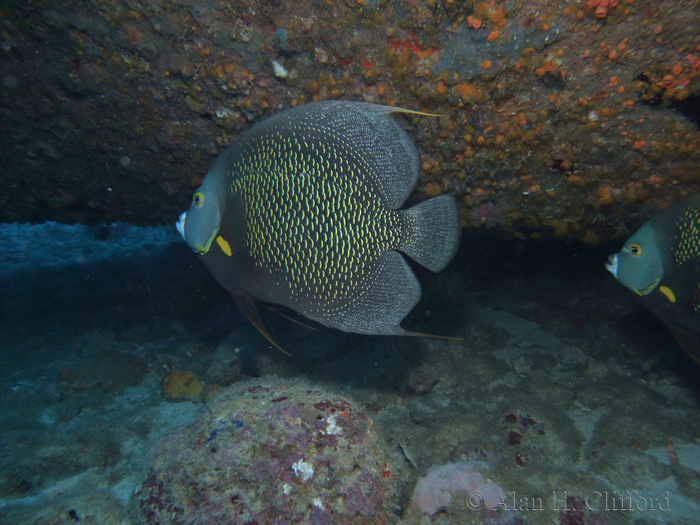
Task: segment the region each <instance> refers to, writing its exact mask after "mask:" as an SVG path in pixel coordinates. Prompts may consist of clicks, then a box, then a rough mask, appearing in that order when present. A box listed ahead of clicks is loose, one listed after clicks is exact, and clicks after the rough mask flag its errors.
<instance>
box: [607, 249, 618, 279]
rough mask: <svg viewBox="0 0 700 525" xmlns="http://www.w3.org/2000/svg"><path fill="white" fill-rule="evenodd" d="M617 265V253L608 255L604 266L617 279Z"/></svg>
mask: <svg viewBox="0 0 700 525" xmlns="http://www.w3.org/2000/svg"><path fill="white" fill-rule="evenodd" d="M618 265H619V262H618V260H617V254H614V255H611V256H610V257H608V262H606V263H605V268H606V269H607V270H608V271H609V272H610V273H611V274H613V275H614V276H615V279H617V267H618Z"/></svg>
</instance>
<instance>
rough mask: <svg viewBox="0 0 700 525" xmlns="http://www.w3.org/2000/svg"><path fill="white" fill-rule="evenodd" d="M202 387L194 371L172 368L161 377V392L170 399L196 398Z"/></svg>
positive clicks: (199, 394)
mask: <svg viewBox="0 0 700 525" xmlns="http://www.w3.org/2000/svg"><path fill="white" fill-rule="evenodd" d="M203 390H204V387H203V386H202V382H201V381H200V380H199V377H197V374H195V373H194V372H179V371H177V370H173V371H172V372H170V373H169V374H168V375H167V376H165V377H164V378H163V393H164V394H165V397H167V398H170V399H196V398H198V397H199V396H201V395H202V391H203Z"/></svg>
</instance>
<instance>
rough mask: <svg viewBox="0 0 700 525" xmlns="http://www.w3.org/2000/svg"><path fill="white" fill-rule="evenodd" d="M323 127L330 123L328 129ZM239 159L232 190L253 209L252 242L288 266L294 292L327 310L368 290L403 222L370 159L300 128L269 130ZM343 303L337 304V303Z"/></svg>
mask: <svg viewBox="0 0 700 525" xmlns="http://www.w3.org/2000/svg"><path fill="white" fill-rule="evenodd" d="M320 131H322V130H320ZM242 158H244V160H243V161H238V162H236V163H235V164H234V165H233V166H231V171H230V173H231V174H232V180H231V185H230V191H231V192H232V193H234V194H237V195H239V196H240V197H241V200H242V202H243V203H244V205H245V208H246V210H245V212H246V246H247V248H248V251H249V253H250V255H251V256H252V258H253V259H254V261H255V264H256V266H258V267H259V268H262V269H266V270H267V271H269V272H270V273H271V274H273V273H277V272H280V271H282V272H283V274H284V278H285V280H286V285H287V286H288V288H289V290H290V292H291V293H292V294H294V295H296V296H298V297H301V296H312V297H313V299H314V302H316V303H318V304H319V307H320V308H323V310H324V312H325V313H332V312H333V311H334V310H336V309H338V308H341V307H343V306H344V305H345V304H347V299H348V297H346V296H345V294H346V293H347V292H348V291H352V293H353V294H356V295H357V296H359V295H361V294H362V293H364V291H365V290H366V288H367V286H368V285H369V283H368V282H367V275H368V272H369V271H370V270H371V269H372V266H373V264H374V262H375V261H376V260H377V259H378V258H379V257H380V256H381V255H382V254H383V253H384V252H385V251H386V250H388V249H391V248H392V247H395V246H396V243H397V241H398V238H399V234H400V231H399V230H400V229H401V224H400V221H399V220H398V214H397V213H396V212H395V211H393V210H386V209H385V208H384V206H383V203H382V202H381V200H380V198H379V197H378V196H377V195H375V194H374V192H373V191H372V190H371V189H370V188H369V187H367V186H366V185H365V184H364V181H363V179H362V178H361V177H360V176H359V174H360V173H369V170H370V169H371V168H370V166H369V165H368V163H367V162H366V160H365V159H362V158H359V157H357V156H356V155H354V154H353V152H352V151H351V148H350V147H349V146H347V145H346V147H345V149H344V151H339V150H338V148H337V147H329V148H326V145H325V144H322V143H316V142H315V141H312V142H303V143H300V142H298V141H297V140H296V139H295V138H294V135H293V134H292V136H291V137H290V136H281V135H268V136H266V137H265V138H264V139H263V140H261V141H260V142H259V143H258V144H257V147H255V148H254V151H252V152H251V153H250V155H245V156H243V157H242ZM332 303H335V304H332Z"/></svg>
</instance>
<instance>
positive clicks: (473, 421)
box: [0, 223, 700, 524]
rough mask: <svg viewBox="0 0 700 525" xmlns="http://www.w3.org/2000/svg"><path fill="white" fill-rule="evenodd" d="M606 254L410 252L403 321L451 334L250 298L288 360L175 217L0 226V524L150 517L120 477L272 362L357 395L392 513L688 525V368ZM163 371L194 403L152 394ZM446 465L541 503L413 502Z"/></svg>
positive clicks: (538, 246) (693, 429) (699, 401)
mask: <svg viewBox="0 0 700 525" xmlns="http://www.w3.org/2000/svg"><path fill="white" fill-rule="evenodd" d="M618 248H619V247H618V246H603V247H596V248H591V247H585V246H581V245H577V244H573V243H547V242H543V241H526V242H523V241H512V240H503V239H499V238H497V237H495V236H489V235H478V236H470V237H465V238H464V240H463V243H462V247H461V248H460V252H459V253H458V255H457V257H456V259H455V261H454V262H453V263H452V264H451V265H450V266H449V267H448V269H446V270H445V271H444V272H442V273H441V274H438V275H434V274H431V273H430V272H428V271H425V270H422V269H420V268H416V272H417V275H418V277H419V280H420V281H421V283H422V286H423V299H422V300H421V302H420V303H419V304H418V306H417V307H416V308H415V309H414V311H413V312H412V313H411V314H410V315H409V316H408V317H407V319H406V320H405V321H404V324H403V326H404V327H406V328H408V329H411V330H416V331H421V332H426V333H431V334H439V335H444V336H452V337H458V338H462V340H457V341H454V340H441V339H434V338H412V337H407V338H398V337H365V336H357V335H352V334H344V333H340V332H337V331H334V330H330V329H323V328H321V329H320V330H319V331H312V330H309V329H308V328H305V327H302V326H300V325H297V324H294V323H291V322H290V321H288V320H287V319H284V318H282V317H279V316H277V315H276V314H275V313H273V312H270V311H268V310H266V309H264V308H261V314H262V316H263V318H264V320H265V323H266V325H267V328H268V330H269V332H270V333H271V334H272V335H273V337H274V338H275V340H276V341H277V342H278V343H280V344H281V345H282V347H283V348H285V350H287V351H289V352H290V353H291V354H292V356H291V357H288V356H285V355H284V354H282V353H280V352H279V351H277V350H276V349H274V348H272V347H270V345H269V344H268V343H267V342H266V341H265V340H264V339H263V338H262V337H261V336H260V334H258V332H257V331H256V330H255V329H254V328H253V327H251V326H250V325H249V324H248V323H247V321H245V319H243V318H242V316H241V315H240V314H239V313H238V311H237V310H236V309H235V306H234V305H233V303H232V300H231V299H230V298H229V297H228V296H227V294H226V293H225V292H224V291H223V290H221V289H220V288H219V287H218V286H217V285H216V283H214V281H213V279H212V278H211V277H210V275H209V274H208V273H207V272H206V270H205V269H204V268H203V266H202V265H201V264H200V263H199V262H198V261H197V260H196V256H195V254H193V253H192V252H191V251H190V250H189V249H188V248H187V246H186V245H185V244H184V243H183V242H182V241H181V239H180V238H179V236H178V234H177V232H175V230H174V227H172V226H162V227H153V228H136V227H132V226H129V225H127V224H114V225H107V226H104V227H84V226H65V225H58V224H50V223H49V224H45V225H36V226H28V225H0V268H1V270H0V272H1V274H0V315H1V317H0V345H1V347H2V350H1V351H2V359H3V361H2V362H3V366H2V367H1V368H0V403H1V407H2V410H0V428H2V431H1V433H0V436H1V438H0V457H2V462H1V463H0V518H1V519H2V520H5V521H3V523H34V522H36V520H38V519H44V520H48V522H51V523H72V522H74V521H76V519H78V520H87V519H92V520H93V522H96V523H120V522H122V523H146V522H147V519H146V518H144V514H143V513H142V507H143V502H142V498H140V496H139V495H138V494H135V491H137V492H138V491H139V490H140V489H141V488H142V487H143V486H144V483H148V481H147V479H149V478H148V475H149V473H152V469H153V461H154V457H155V451H156V450H159V447H162V446H163V443H167V441H166V440H167V439H168V436H169V435H170V434H171V433H172V432H177V431H178V430H179V429H182V428H184V427H186V426H187V425H195V427H196V425H197V424H198V421H200V419H198V418H200V417H201V416H202V414H204V413H205V412H206V410H207V409H208V407H209V406H211V403H212V402H211V399H212V397H211V396H214V395H215V394H216V392H218V391H225V389H226V388H228V387H231V385H234V386H233V387H231V388H235V385H236V384H238V383H239V382H241V381H250V380H253V379H255V378H260V377H264V376H269V375H277V376H278V377H283V378H288V379H291V380H293V381H297V380H298V381H301V380H302V379H303V380H308V381H311V382H313V383H314V384H317V385H319V386H318V388H323V389H327V390H329V391H333V392H338V393H339V395H344V396H348V398H349V399H353V400H354V401H355V402H356V403H358V404H359V405H360V406H362V407H363V409H364V410H365V412H366V414H367V415H368V417H370V418H371V419H372V421H373V432H376V433H377V435H378V437H379V439H381V440H382V442H383V443H384V445H385V446H386V447H387V450H390V451H393V452H391V453H392V454H394V455H395V456H392V458H393V459H392V461H401V462H403V465H404V467H405V469H406V472H408V474H407V475H406V476H405V479H402V480H400V486H401V491H400V494H397V495H395V497H394V499H392V500H391V501H386V506H387V508H390V509H391V512H392V513H393V514H392V515H393V516H395V517H396V519H397V520H398V519H401V520H403V523H482V522H483V523H557V522H558V523H586V524H589V523H591V524H592V523H640V524H641V523H645V524H653V523H678V524H685V523H688V524H690V523H695V522H696V521H694V520H695V516H696V515H697V513H698V511H700V481H699V476H700V462H699V461H698V458H699V457H700V445H698V443H697V439H698V436H699V435H700V433H699V432H700V417H698V416H699V415H700V397H699V396H698V394H699V392H698V387H697V384H698V383H697V380H696V378H697V373H698V367H697V365H696V364H695V363H694V362H692V361H691V360H690V359H689V358H687V357H686V356H685V354H684V353H683V352H682V350H681V349H680V348H678V347H677V345H676V343H675V342H674V341H673V339H672V338H671V336H670V335H669V334H668V332H667V331H666V328H665V327H664V326H663V324H661V323H660V322H658V321H657V320H656V319H655V318H654V317H653V316H651V315H650V314H649V313H648V312H646V311H645V310H644V309H643V308H642V307H641V306H640V305H639V304H637V302H636V301H635V299H634V297H633V296H632V295H631V294H629V293H628V292H627V291H626V290H624V289H623V288H622V287H621V286H620V285H619V284H618V283H616V282H615V281H614V279H613V278H612V277H611V276H610V275H609V274H608V273H607V272H606V271H605V268H604V267H603V263H604V262H605V260H606V258H607V255H608V254H609V253H612V252H613V251H617V249H618ZM172 370H182V371H190V372H193V373H194V374H196V375H197V376H198V377H199V378H200V379H201V381H202V383H203V384H204V388H205V393H204V394H203V397H202V398H197V399H194V400H173V399H169V398H167V397H166V396H165V395H164V393H163V390H162V381H163V378H164V377H165V376H167V374H168V373H169V372H170V371H172ZM222 417H223V416H222ZM227 417H228V418H229V419H226V418H224V419H222V420H226V421H229V420H230V419H231V418H232V417H233V416H232V415H230V414H229V415H228V416H227ZM237 421H238V420H237ZM239 423H240V425H243V423H244V422H240V421H239ZM207 435H208V434H207ZM207 435H204V437H203V439H204V440H206V438H207ZM192 446H195V445H194V444H193V445H192ZM279 446H280V447H284V446H285V444H284V443H280V444H279ZM669 447H670V448H669ZM669 450H672V451H673V453H672V454H671V453H670V452H669ZM335 454H338V455H342V454H343V452H342V450H338V451H336V452H335ZM308 461H309V462H310V463H309V464H312V463H313V462H312V461H311V459H309V460H308ZM457 461H478V462H485V463H487V464H488V465H489V466H490V468H489V471H488V475H489V477H490V478H491V479H492V480H494V481H495V482H496V483H497V484H498V485H499V486H500V487H501V488H502V489H503V491H504V492H505V493H506V494H508V496H509V498H511V497H515V498H516V499H517V501H518V502H521V500H520V499H519V498H522V497H525V498H526V499H527V498H542V499H543V500H544V502H545V507H546V508H544V509H542V510H538V511H537V512H532V511H531V510H528V509H526V508H521V509H514V508H512V507H513V505H512V504H511V503H512V501H513V500H511V499H509V500H508V501H509V502H510V503H509V506H508V507H507V508H506V507H504V508H503V509H501V511H500V513H496V514H494V515H489V516H488V517H486V516H484V515H473V514H470V513H469V512H470V511H469V510H468V509H465V508H464V506H463V505H462V507H460V506H459V505H457V504H455V506H454V507H453V508H452V507H451V508H447V509H444V510H443V511H441V512H440V513H438V514H436V515H435V516H434V517H432V518H431V517H429V516H427V515H425V514H422V513H421V512H420V511H419V510H418V509H417V508H416V507H415V506H414V505H413V504H412V502H411V494H412V491H413V488H414V486H415V485H416V482H417V480H418V478H419V477H421V476H425V475H426V473H427V471H428V469H429V468H430V467H431V466H433V465H444V464H446V463H449V462H457ZM287 474H289V473H287ZM281 475H282V473H281ZM200 488H201V487H200ZM202 490H204V489H202ZM616 491H617V492H616ZM627 491H629V493H630V496H629V498H628V500H625V499H624V498H622V499H621V500H614V499H613V500H611V501H618V502H621V504H622V505H626V504H627V503H625V502H626V501H628V502H629V504H630V505H633V506H634V508H632V509H631V510H628V509H626V510H624V512H621V511H618V510H613V509H611V508H610V509H608V508H604V505H603V507H601V505H600V502H601V500H600V498H599V497H598V496H597V494H608V495H611V496H614V494H613V493H616V494H622V495H623V496H624V495H626V494H627ZM553 494H554V495H556V496H557V497H558V498H559V501H562V498H563V501H566V498H567V497H571V498H573V499H571V500H570V503H571V504H572V505H573V506H572V507H571V508H570V509H563V508H559V507H557V508H550V507H551V505H550V503H551V501H552V495H553ZM565 494H568V496H564V495H565ZM667 494H668V496H667ZM666 497H668V501H669V502H670V508H668V509H657V510H651V509H650V508H646V509H644V510H640V509H639V508H637V505H641V501H642V499H644V501H647V502H652V501H655V502H656V503H657V504H658V503H659V502H661V503H662V506H663V501H666V500H663V498H666ZM586 498H589V499H588V500H586ZM595 498H598V499H595ZM662 500H663V501H662ZM581 501H590V502H595V503H596V505H592V506H591V507H592V508H583V509H578V508H577V507H576V505H577V504H578V503H577V502H581ZM521 503H522V502H521ZM310 505H311V507H310V508H314V507H313V504H312V503H310ZM51 520H54V521H51ZM489 520H490V521H489ZM45 522H46V521H45ZM368 522H371V521H368Z"/></svg>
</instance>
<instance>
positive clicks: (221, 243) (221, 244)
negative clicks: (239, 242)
mask: <svg viewBox="0 0 700 525" xmlns="http://www.w3.org/2000/svg"><path fill="white" fill-rule="evenodd" d="M216 244H218V245H219V248H221V251H222V252H224V253H225V254H226V255H228V256H229V257H231V254H232V253H233V252H232V251H231V245H230V244H229V243H228V242H227V241H226V239H224V238H223V237H222V236H221V235H219V236H218V237H217V238H216Z"/></svg>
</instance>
